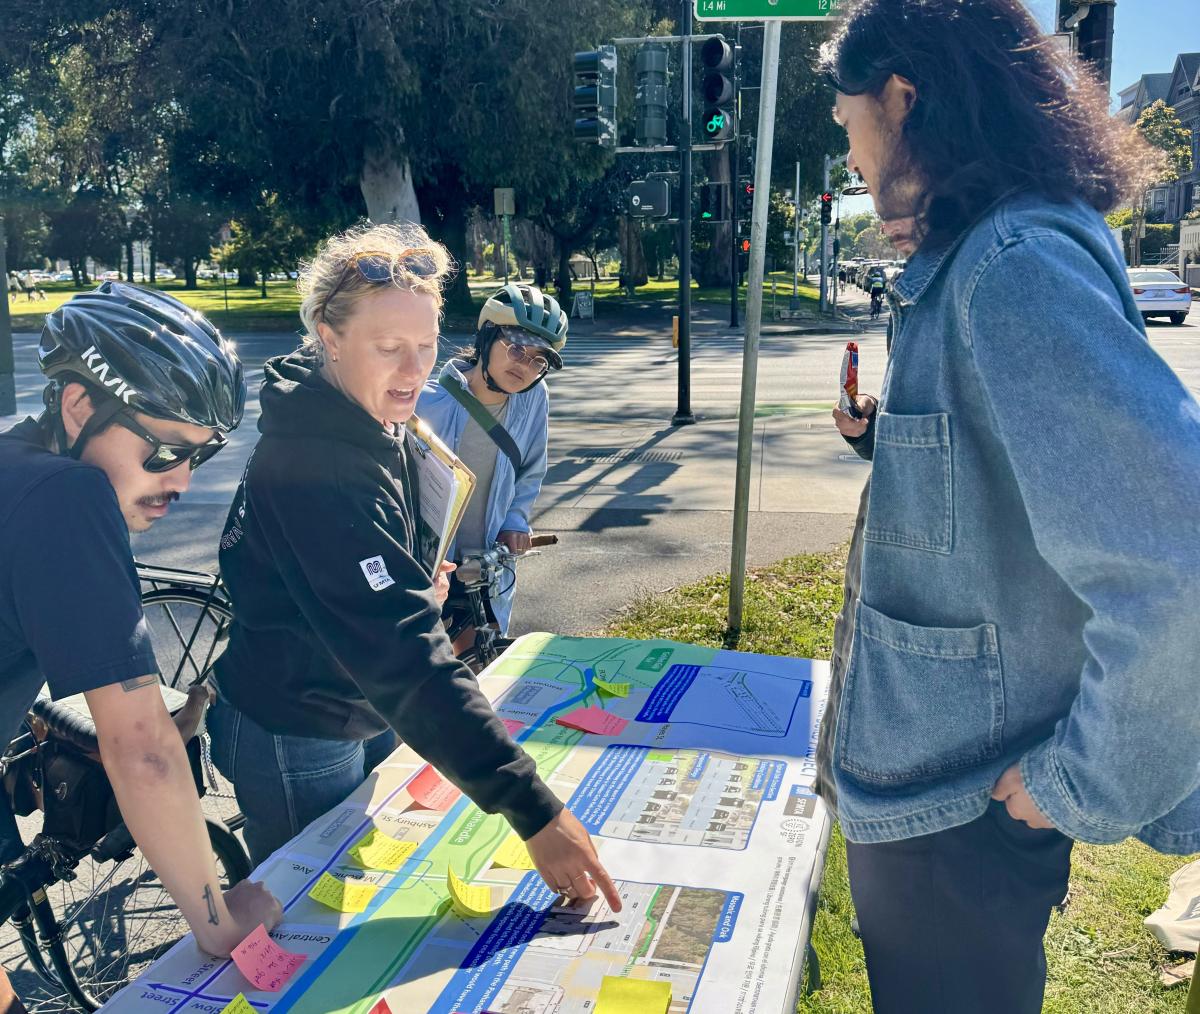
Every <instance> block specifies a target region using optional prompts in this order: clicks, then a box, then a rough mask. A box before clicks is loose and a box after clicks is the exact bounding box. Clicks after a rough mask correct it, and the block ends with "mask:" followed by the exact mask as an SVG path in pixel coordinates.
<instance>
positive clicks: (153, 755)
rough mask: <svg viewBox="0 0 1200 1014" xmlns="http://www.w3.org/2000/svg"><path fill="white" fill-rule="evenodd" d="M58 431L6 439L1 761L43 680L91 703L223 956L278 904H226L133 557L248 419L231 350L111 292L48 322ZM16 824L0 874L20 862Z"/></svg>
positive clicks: (134, 807) (121, 801) (141, 825)
mask: <svg viewBox="0 0 1200 1014" xmlns="http://www.w3.org/2000/svg"><path fill="white" fill-rule="evenodd" d="M38 362H39V365H40V367H41V369H42V372H43V373H44V374H45V375H46V377H47V379H48V380H49V381H50V382H49V384H48V385H47V387H46V389H45V392H44V394H43V400H44V403H45V406H46V409H45V411H44V412H43V413H42V415H41V416H40V417H39V418H37V419H33V418H27V419H25V420H24V421H23V422H20V423H18V424H17V425H16V426H14V427H12V428H11V429H10V430H8V431H7V432H6V433H3V434H0V578H2V579H0V736H3V739H2V740H0V743H4V744H6V743H8V742H9V741H10V740H11V739H12V738H13V736H14V735H15V734H16V733H17V731H18V728H19V726H20V723H21V720H22V718H23V716H24V715H25V714H26V712H27V711H28V709H29V707H30V705H31V704H32V703H33V700H34V698H35V697H36V695H37V693H38V690H39V688H40V687H41V686H42V683H43V680H45V681H46V682H48V684H49V689H50V693H51V695H52V696H53V697H55V698H62V697H68V696H71V695H75V694H79V693H82V694H84V696H85V698H86V701H87V704H88V708H89V710H90V712H91V715H92V719H93V722H94V723H95V727H96V733H97V739H98V740H99V743H100V748H101V754H102V758H103V761H104V766H105V770H106V772H107V774H108V777H109V780H110V782H111V784H112V788H113V791H114V794H115V797H116V800H117V803H118V805H119V806H120V809H121V814H122V816H123V817H124V820H125V823H126V826H127V827H128V828H129V831H130V833H131V834H132V835H133V837H134V839H135V840H136V841H137V843H138V845H139V847H140V848H141V850H142V852H143V854H144V855H145V856H146V858H147V860H148V861H149V863H150V865H151V866H152V867H153V868H154V870H155V872H156V873H157V874H158V876H159V878H160V880H161V881H162V883H163V886H164V887H166V889H167V890H168V891H169V892H170V894H171V896H172V897H173V898H174V900H175V902H176V904H178V906H179V908H180V910H181V911H182V913H183V915H184V916H185V918H186V919H187V921H188V924H189V925H190V926H191V928H192V930H193V932H194V933H195V935H196V941H197V943H198V944H199V945H200V946H201V947H202V948H203V949H204V950H206V951H209V952H211V953H213V954H218V955H225V954H228V953H229V952H230V950H231V949H232V948H233V947H235V946H236V945H237V944H238V943H239V942H240V941H241V940H242V939H243V938H244V937H245V936H246V935H247V934H248V933H249V932H250V931H252V930H253V929H254V928H255V927H256V926H257V925H258V924H259V923H260V922H262V923H265V924H266V926H267V927H268V928H270V927H271V926H273V925H275V923H277V922H278V920H279V918H280V916H281V911H280V907H279V904H278V902H277V901H276V900H275V899H274V898H273V897H272V896H271V895H270V894H269V893H268V892H267V891H266V890H265V889H264V888H263V887H262V886H261V885H258V884H253V883H248V882H247V883H243V884H240V885H238V886H237V887H235V888H233V889H232V890H230V891H228V892H226V893H224V894H223V893H222V890H221V887H220V881H219V879H218V877H217V872H216V869H215V866H214V863H213V853H212V849H211V847H210V845H209V840H208V836H207V833H206V830H205V825H204V821H203V817H202V815H201V812H200V805H199V800H198V798H197V796H196V790H195V785H194V782H193V780H192V774H191V768H190V765H189V762H188V759H187V756H186V753H185V751H184V744H183V742H182V740H181V738H180V735H179V732H178V731H177V730H176V727H175V725H174V724H173V722H172V721H171V717H170V715H169V714H168V712H167V709H166V707H165V706H164V704H163V700H162V697H161V695H160V693H159V688H158V684H159V680H158V676H157V675H156V673H157V671H158V670H157V665H156V663H155V659H154V652H153V649H152V647H151V644H150V635H149V630H148V629H147V626H146V622H145V619H144V617H143V615H142V610H141V602H140V589H139V585H138V579H137V574H136V571H135V568H134V563H133V555H132V552H131V549H130V544H129V533H130V532H131V531H135V532H138V531H145V530H146V529H148V528H149V527H150V526H151V525H153V524H154V522H155V521H156V520H158V519H159V518H161V517H163V516H164V515H165V514H166V513H167V510H168V508H169V505H170V504H171V502H172V501H174V500H176V499H178V498H179V496H180V495H181V494H183V493H184V492H186V491H187V488H188V485H189V483H190V480H191V473H192V471H193V470H194V469H195V468H197V467H198V466H199V465H200V464H202V463H203V462H205V461H207V460H208V459H209V458H211V457H212V456H213V455H214V454H215V453H216V452H217V451H219V450H220V449H221V448H222V447H223V446H224V445H225V442H226V436H227V434H228V433H229V432H230V431H232V430H233V429H234V428H235V427H236V426H237V425H238V423H239V422H240V421H241V418H242V410H243V407H244V404H245V382H244V379H243V375H242V365H241V363H240V362H239V361H238V357H237V355H236V353H235V352H234V348H233V345H232V344H231V343H230V342H228V341H227V340H226V339H225V338H223V337H222V336H221V334H220V332H218V331H217V330H216V328H214V327H213V326H212V324H210V323H209V322H208V321H207V320H206V319H205V318H204V317H203V316H201V315H200V314H199V313H197V312H195V311H194V310H191V309H190V308H188V307H187V306H185V305H184V304H183V303H180V302H178V301H177V300H175V299H173V298H171V297H170V296H166V295H164V294H163V293H160V292H155V291H151V290H148V289H143V288H139V287H137V286H133V285H126V284H123V283H120V282H105V283H104V284H102V285H101V286H100V287H99V288H98V289H96V290H95V291H93V292H88V293H84V294H81V295H78V296H76V297H75V298H73V299H71V300H69V301H68V302H67V303H65V304H63V305H62V306H61V307H59V308H58V309H57V310H55V311H54V312H53V313H51V314H50V315H49V316H48V317H47V319H46V324H45V327H44V328H43V331H42V336H41V341H40V343H39V346H38ZM16 832H17V829H16V826H15V822H14V821H13V819H12V815H11V813H8V812H3V813H0V861H4V860H8V859H11V858H13V857H14V856H15V855H16V854H19V853H20V851H21V848H22V846H21V841H20V838H19V837H18V836H17V833H16Z"/></svg>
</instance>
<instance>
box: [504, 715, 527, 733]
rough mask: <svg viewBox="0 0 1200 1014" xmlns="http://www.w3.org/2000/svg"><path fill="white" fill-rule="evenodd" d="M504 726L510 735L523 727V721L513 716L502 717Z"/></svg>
mask: <svg viewBox="0 0 1200 1014" xmlns="http://www.w3.org/2000/svg"><path fill="white" fill-rule="evenodd" d="M500 721H502V722H503V723H504V728H506V729H507V730H508V734H509V735H510V736H515V735H516V734H517V733H518V732H520V731H521V730H522V729H524V728H525V723H524V722H518V721H517V720H516V719H515V718H502V719H500Z"/></svg>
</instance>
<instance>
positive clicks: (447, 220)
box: [438, 204, 475, 314]
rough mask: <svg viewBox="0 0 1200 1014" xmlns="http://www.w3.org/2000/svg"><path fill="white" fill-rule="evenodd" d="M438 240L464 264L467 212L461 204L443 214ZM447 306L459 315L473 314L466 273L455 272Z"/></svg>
mask: <svg viewBox="0 0 1200 1014" xmlns="http://www.w3.org/2000/svg"><path fill="white" fill-rule="evenodd" d="M438 233H439V235H438V239H439V240H440V241H441V242H442V243H444V244H445V245H446V247H447V248H448V249H449V251H450V253H452V254H453V255H454V258H455V260H457V261H458V262H459V263H460V264H461V263H462V262H463V260H464V259H465V256H466V252H467V212H466V208H465V207H464V206H463V205H460V204H454V205H452V206H451V205H448V206H447V207H446V208H445V209H444V210H443V214H442V222H441V227H440V228H439V230H438ZM446 306H447V307H448V308H450V309H452V310H455V311H457V312H459V313H467V314H470V313H473V312H474V310H475V303H474V301H473V300H472V299H471V287H470V285H468V284H467V273H466V271H465V270H464V271H457V272H455V275H454V278H453V280H452V281H451V282H450V287H449V288H448V289H447V290H446Z"/></svg>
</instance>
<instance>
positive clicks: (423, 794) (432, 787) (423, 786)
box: [405, 764, 462, 813]
mask: <svg viewBox="0 0 1200 1014" xmlns="http://www.w3.org/2000/svg"><path fill="white" fill-rule="evenodd" d="M405 787H406V788H407V789H408V794H409V795H410V796H412V799H413V802H414V803H416V804H417V805H418V806H423V807H425V809H427V810H440V811H441V812H442V813H445V812H446V811H447V810H449V809H450V807H452V806H453V805H454V804H455V802H457V801H458V797H459V796H461V795H462V793H461V792H459V791H458V789H456V788H455V787H454V786H453V785H451V784H450V783H449V782H448V781H446V779H445V778H443V777H442V776H441V775H439V774H438V773H437V770H436V769H435V768H432V767H430V766H429V765H428V764H426V765H425V766H424V767H423V768H421V770H420V771H418V772H417V775H416V777H415V778H414V779H413V780H412V781H411V782H409V783H408V785H407V786H405Z"/></svg>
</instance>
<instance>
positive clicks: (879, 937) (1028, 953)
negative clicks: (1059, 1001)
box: [846, 801, 1072, 1014]
mask: <svg viewBox="0 0 1200 1014" xmlns="http://www.w3.org/2000/svg"><path fill="white" fill-rule="evenodd" d="M1071 845H1072V841H1071V839H1070V838H1067V837H1066V836H1065V835H1063V834H1060V833H1059V832H1058V831H1054V830H1034V829H1033V828H1031V827H1029V826H1028V825H1026V824H1023V823H1021V822H1019V821H1015V820H1013V819H1012V818H1011V817H1009V816H1008V811H1007V810H1006V809H1005V808H1004V804H1003V803H999V802H995V801H993V802H992V803H991V804H990V806H989V807H988V811H987V813H985V814H984V815H983V816H982V817H980V818H979V819H978V820H974V821H972V822H971V823H970V824H965V825H963V826H961V827H955V828H951V829H950V830H948V831H939V832H938V833H936V834H928V835H922V836H921V837H919V838H909V839H907V840H905V841H898V842H885V843H883V844H878V845H859V844H855V843H854V842H847V843H846V854H847V860H848V862H849V866H850V890H851V893H852V894H853V896H854V907H855V909H856V910H857V913H858V924H859V929H860V930H861V932H862V940H863V947H864V948H865V950H866V954H867V975H868V977H869V978H870V981H871V996H872V999H873V1002H874V1010H875V1014H1038V1012H1039V1011H1041V1009H1042V996H1043V993H1044V992H1045V988H1046V955H1045V951H1044V950H1043V949H1042V938H1043V936H1045V933H1046V924H1047V923H1048V922H1049V921H1050V911H1051V909H1052V908H1053V907H1054V906H1055V905H1057V904H1058V903H1059V902H1060V901H1062V899H1063V897H1064V896H1065V895H1066V892H1067V879H1068V877H1069V875H1070V871H1071Z"/></svg>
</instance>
